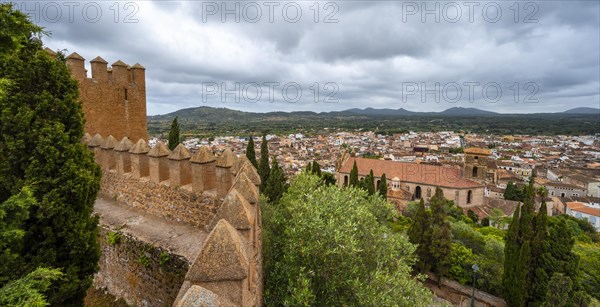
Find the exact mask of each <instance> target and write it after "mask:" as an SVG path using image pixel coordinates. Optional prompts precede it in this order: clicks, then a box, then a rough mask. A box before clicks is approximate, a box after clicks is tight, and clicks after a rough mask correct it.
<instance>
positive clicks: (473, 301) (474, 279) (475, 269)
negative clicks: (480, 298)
mask: <svg viewBox="0 0 600 307" xmlns="http://www.w3.org/2000/svg"><path fill="white" fill-rule="evenodd" d="M471 268H472V269H473V294H472V295H471V307H475V282H476V281H477V271H479V266H478V265H477V263H475V264H474V265H473V266H472V267H471Z"/></svg>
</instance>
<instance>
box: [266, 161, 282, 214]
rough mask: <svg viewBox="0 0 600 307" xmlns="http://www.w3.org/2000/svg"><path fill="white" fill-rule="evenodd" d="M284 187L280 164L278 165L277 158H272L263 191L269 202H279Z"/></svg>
mask: <svg viewBox="0 0 600 307" xmlns="http://www.w3.org/2000/svg"><path fill="white" fill-rule="evenodd" d="M286 189H287V184H286V179H285V174H284V173H283V169H282V168H281V166H279V163H277V160H275V159H273V163H272V164H271V173H270V174H269V179H268V181H267V185H266V187H265V192H264V193H265V195H266V196H267V198H268V199H269V201H270V202H271V203H273V204H276V203H278V202H279V199H280V198H281V196H282V195H283V193H285V190H286Z"/></svg>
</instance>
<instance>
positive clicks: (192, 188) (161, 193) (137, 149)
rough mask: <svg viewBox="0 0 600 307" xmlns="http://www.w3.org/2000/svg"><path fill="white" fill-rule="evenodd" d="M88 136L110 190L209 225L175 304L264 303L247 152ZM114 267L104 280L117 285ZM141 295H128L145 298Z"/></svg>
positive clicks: (154, 210)
mask: <svg viewBox="0 0 600 307" xmlns="http://www.w3.org/2000/svg"><path fill="white" fill-rule="evenodd" d="M82 141H83V142H84V143H85V144H87V145H88V147H89V148H90V150H92V151H93V152H94V155H95V159H96V161H97V163H98V164H99V165H100V166H101V168H102V170H103V178H102V184H101V194H103V195H104V196H105V197H109V198H112V199H114V200H116V201H117V202H118V203H122V204H124V205H126V206H131V207H134V208H137V209H141V210H143V211H144V212H147V213H149V214H151V215H154V216H158V217H161V218H164V219H167V220H171V221H174V222H179V223H186V224H189V225H192V226H195V227H198V228H199V231H205V232H207V233H208V235H207V236H206V238H205V239H204V240H203V241H201V242H198V244H201V248H200V251H199V253H198V255H196V256H194V257H193V259H189V269H188V271H187V274H186V275H185V277H184V278H183V284H182V285H181V288H180V289H179V293H178V295H177V298H176V299H175V300H174V303H173V306H193V305H190V304H192V303H193V302H194V301H195V299H196V298H197V297H198V296H202V297H205V298H206V299H207V300H209V301H210V302H211V305H210V306H262V240H261V228H262V227H261V214H260V204H259V202H260V198H259V192H258V186H259V185H260V176H259V175H258V173H257V171H256V169H255V168H254V166H253V165H252V164H251V163H250V161H249V160H248V159H247V158H246V157H245V156H242V157H237V156H236V155H235V154H234V153H233V152H232V151H231V150H230V149H225V150H224V151H223V152H222V153H220V154H215V153H214V152H213V150H212V149H211V148H209V147H206V146H204V147H201V148H200V149H199V150H198V151H197V152H195V153H193V154H192V153H191V152H190V151H189V150H188V149H187V148H186V147H185V146H183V144H179V145H178V146H177V147H176V148H175V149H174V150H173V151H170V150H169V149H168V148H167V146H166V145H165V144H164V143H162V142H158V143H157V144H156V145H155V146H154V147H150V146H148V144H147V143H146V141H145V140H144V139H140V140H138V141H137V142H136V143H133V142H132V141H131V140H129V139H128V138H127V137H123V138H122V139H121V140H120V141H119V140H117V139H116V138H114V137H113V136H112V135H109V136H108V137H106V138H103V137H102V136H101V135H100V134H96V135H94V137H91V136H90V135H89V134H88V133H86V134H85V136H84V138H83V140H82ZM107 275H108V273H105V274H104V275H103V278H102V281H99V283H100V285H99V286H103V287H107V288H109V290H110V288H111V287H114V283H115V282H114V280H116V279H119V278H120V277H119V276H107ZM121 292H123V291H121ZM142 295H149V296H151V295H152V293H143V294H142ZM139 296H140V294H138V296H135V295H133V296H132V297H126V300H128V302H129V303H139V302H140V301H143V300H144V299H145V298H143V297H139Z"/></svg>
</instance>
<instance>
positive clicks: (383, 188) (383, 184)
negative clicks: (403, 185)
mask: <svg viewBox="0 0 600 307" xmlns="http://www.w3.org/2000/svg"><path fill="white" fill-rule="evenodd" d="M387 190H388V187H387V178H386V177H385V173H383V174H382V175H381V181H379V187H378V191H377V192H378V193H379V196H381V198H383V199H387Z"/></svg>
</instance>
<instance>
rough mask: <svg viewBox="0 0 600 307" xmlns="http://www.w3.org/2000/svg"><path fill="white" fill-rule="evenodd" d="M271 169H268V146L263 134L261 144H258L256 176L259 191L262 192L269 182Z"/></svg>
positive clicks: (265, 136)
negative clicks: (257, 177) (258, 181)
mask: <svg viewBox="0 0 600 307" xmlns="http://www.w3.org/2000/svg"><path fill="white" fill-rule="evenodd" d="M270 172H271V168H270V167H269V144H268V143H267V135H266V134H263V136H262V142H261V144H260V163H259V164H258V174H259V175H260V180H261V184H260V191H261V192H264V190H265V187H266V186H267V181H268V180H269V173H270Z"/></svg>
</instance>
